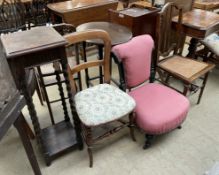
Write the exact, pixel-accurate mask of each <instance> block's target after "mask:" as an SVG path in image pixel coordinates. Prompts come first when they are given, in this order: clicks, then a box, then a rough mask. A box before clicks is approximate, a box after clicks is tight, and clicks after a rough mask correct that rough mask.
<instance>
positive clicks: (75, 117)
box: [62, 62, 83, 150]
mask: <svg viewBox="0 0 219 175" xmlns="http://www.w3.org/2000/svg"><path fill="white" fill-rule="evenodd" d="M62 70H63V74H64V78H65V82H66V88H67V93H68V98H69V104H70V108H71V113H72V117H73V121H74V126H75V132H76V137H77V138H76V139H77V142H78V147H79V149H80V150H82V149H83V141H82V137H81V126H80V125H81V123H80V120H79V117H78V115H77V112H76V109H75V107H74V105H73V104H74V102H73V96H72V93H71V87H70V81H69V78H68V72H67V63H65V62H64V63H62Z"/></svg>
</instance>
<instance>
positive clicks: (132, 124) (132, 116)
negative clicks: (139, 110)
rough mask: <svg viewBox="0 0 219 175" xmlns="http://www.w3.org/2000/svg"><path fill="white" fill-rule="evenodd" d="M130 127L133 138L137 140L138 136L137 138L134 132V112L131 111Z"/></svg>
mask: <svg viewBox="0 0 219 175" xmlns="http://www.w3.org/2000/svg"><path fill="white" fill-rule="evenodd" d="M129 128H130V135H131V138H132V140H133V141H134V142H135V141H136V138H135V134H134V113H131V114H130V115H129Z"/></svg>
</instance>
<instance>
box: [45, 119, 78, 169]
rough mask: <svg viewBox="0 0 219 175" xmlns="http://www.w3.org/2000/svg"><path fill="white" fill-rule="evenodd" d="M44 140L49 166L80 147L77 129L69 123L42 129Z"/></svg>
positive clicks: (64, 122) (63, 122) (60, 123)
mask: <svg viewBox="0 0 219 175" xmlns="http://www.w3.org/2000/svg"><path fill="white" fill-rule="evenodd" d="M42 139H43V142H44V154H45V158H46V164H47V166H49V165H50V164H51V161H52V160H53V159H54V158H56V157H57V156H59V155H60V154H63V153H65V152H68V151H70V150H72V149H74V148H77V146H78V143H77V140H76V134H75V129H74V127H73V125H72V124H71V123H70V122H69V121H68V122H66V121H61V122H59V123H57V124H55V125H53V126H49V127H47V128H44V129H42Z"/></svg>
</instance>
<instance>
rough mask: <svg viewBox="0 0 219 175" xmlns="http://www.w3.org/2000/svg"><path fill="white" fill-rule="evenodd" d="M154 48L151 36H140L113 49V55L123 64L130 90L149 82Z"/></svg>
mask: <svg viewBox="0 0 219 175" xmlns="http://www.w3.org/2000/svg"><path fill="white" fill-rule="evenodd" d="M153 47H154V41H153V39H152V38H151V36H150V35H140V36H137V37H134V38H132V40H130V41H129V42H127V43H124V44H120V45H117V46H115V47H113V49H112V51H113V53H114V54H115V55H116V56H117V57H118V59H120V60H121V61H122V62H123V65H124V71H125V80H126V84H127V87H128V88H132V87H134V86H137V85H139V84H141V83H142V82H144V81H146V80H148V78H149V76H150V67H151V53H152V50H153Z"/></svg>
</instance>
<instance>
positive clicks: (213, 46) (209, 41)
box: [202, 33, 219, 56]
mask: <svg viewBox="0 0 219 175" xmlns="http://www.w3.org/2000/svg"><path fill="white" fill-rule="evenodd" d="M202 43H203V44H204V45H206V46H207V47H208V48H209V49H210V50H211V51H212V52H213V53H214V54H216V55H217V56H219V35H218V34H216V33H213V34H211V35H209V36H208V37H206V38H205V39H204V40H203V41H202Z"/></svg>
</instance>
